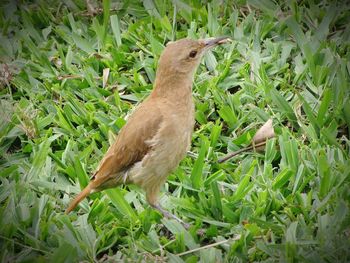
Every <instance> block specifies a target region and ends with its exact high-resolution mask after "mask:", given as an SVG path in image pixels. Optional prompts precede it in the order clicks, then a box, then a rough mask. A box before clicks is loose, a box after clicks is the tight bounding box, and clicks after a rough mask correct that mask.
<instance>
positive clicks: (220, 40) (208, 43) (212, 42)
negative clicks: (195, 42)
mask: <svg viewBox="0 0 350 263" xmlns="http://www.w3.org/2000/svg"><path fill="white" fill-rule="evenodd" d="M229 40H230V38H229V37H217V38H208V39H203V42H204V46H205V48H206V49H207V48H211V47H215V46H217V45H221V44H224V43H227V42H229Z"/></svg>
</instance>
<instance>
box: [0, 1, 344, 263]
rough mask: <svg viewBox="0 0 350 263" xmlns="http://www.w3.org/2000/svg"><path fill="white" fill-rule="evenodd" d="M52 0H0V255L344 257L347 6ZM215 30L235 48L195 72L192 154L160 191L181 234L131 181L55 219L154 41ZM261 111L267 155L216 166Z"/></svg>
mask: <svg viewBox="0 0 350 263" xmlns="http://www.w3.org/2000/svg"><path fill="white" fill-rule="evenodd" d="M49 2H50V3H47V2H46V1H39V0H38V1H30V2H26V3H21V4H20V5H16V4H15V2H13V1H7V2H6V1H3V2H2V3H1V11H0V25H1V33H0V43H1V46H0V62H1V64H0V66H1V67H0V70H1V74H0V80H1V86H0V100H1V101H0V107H1V121H0V151H1V158H0V180H1V183H0V203H1V207H0V247H1V252H0V254H1V261H2V262H44V261H45V262H46V261H53V260H54V261H55V262H76V261H88V262H91V261H96V262H104V261H106V262H115V261H127V260H129V262H131V261H138V262H140V261H145V262H154V261H158V262H163V261H169V262H197V261H201V262H247V261H249V262H254V261H263V262H277V261H279V262H346V261H349V260H350V251H349V248H350V241H349V235H350V227H349V226H350V214H349V205H350V192H349V189H350V188H349V187H350V158H349V147H350V143H349V136H350V134H349V133H350V130H349V124H350V106H349V101H350V100H349V99H350V98H349V95H350V89H349V86H350V81H349V78H350V77H349V73H350V63H349V56H350V52H349V48H350V45H349V43H350V38H349V33H350V27H349V26H348V25H349V23H350V21H349V20H350V10H349V6H348V5H347V4H346V1H344V3H342V2H341V1H338V2H335V1H328V2H327V1H311V0H305V1H298V2H296V1H286V2H283V1H281V2H279V3H278V2H274V1H270V0H264V1H256V0H248V1H237V2H235V3H231V1H226V2H223V3H221V2H219V1H212V2H208V3H206V4H202V3H201V2H200V1H195V0H189V1H180V0H176V1H158V0H154V1H152V0H145V1H143V2H137V1H129V2H127V1H125V2H123V1H116V2H110V1H108V0H105V1H103V3H99V4H97V3H95V2H92V1H90V2H91V4H90V5H91V6H90V7H89V8H88V9H87V6H86V3H85V1H82V0H78V1H71V0H65V1H49ZM221 35H228V36H231V37H232V39H233V42H232V43H231V44H228V45H224V46H222V47H219V48H217V49H215V50H213V51H212V52H211V53H209V54H208V55H207V56H206V57H205V58H204V60H203V63H202V64H201V65H200V68H199V69H198V72H197V75H196V77H195V81H194V90H193V96H194V100H195V104H196V127H195V131H194V134H193V140H192V148H191V152H190V153H189V154H188V156H187V157H186V158H185V159H184V160H183V161H182V162H181V165H180V166H179V167H178V169H177V170H176V171H175V172H174V173H172V174H171V175H170V176H169V178H168V181H167V183H166V185H165V186H164V188H163V189H162V192H163V194H162V197H161V203H162V205H163V206H164V207H166V208H167V209H168V210H170V211H172V212H173V213H175V214H177V215H178V216H179V217H180V218H182V219H183V220H185V221H187V222H190V223H191V224H192V227H191V229H190V230H189V231H185V230H184V229H183V227H182V226H181V225H180V224H178V223H177V222H175V221H172V220H167V219H164V218H162V216H161V215H160V214H159V213H158V212H156V211H155V210H153V209H151V208H150V207H149V205H148V204H147V202H146V201H145V197H144V194H143V193H142V191H141V190H140V189H139V188H137V187H135V186H127V187H120V188H116V189H111V190H108V191H105V192H102V193H97V194H94V195H92V196H91V197H90V198H89V199H87V200H85V201H84V202H83V203H82V204H81V206H80V209H79V211H78V210H77V211H76V212H74V213H72V214H70V215H65V214H64V212H63V211H64V209H65V208H66V207H67V205H68V202H69V200H70V199H71V197H72V196H73V195H75V194H76V193H78V192H79V191H80V189H82V188H83V187H84V186H85V185H86V184H87V182H88V180H89V175H90V174H91V173H92V172H93V171H94V169H95V168H96V167H97V165H98V162H99V160H100V159H101V157H102V156H103V154H104V153H105V152H106V150H107V149H108V146H109V144H110V142H111V141H113V139H114V134H116V133H118V131H119V129H120V128H121V127H122V126H123V125H124V124H125V117H126V115H127V114H128V112H130V110H132V109H133V108H134V106H135V104H137V103H139V102H140V101H142V100H143V99H144V98H145V97H146V96H147V95H148V94H149V93H150V91H151V89H152V83H153V81H154V77H155V70H156V65H157V60H158V58H159V55H160V53H161V50H162V49H163V47H164V45H165V44H166V42H167V41H171V40H175V39H179V38H183V37H187V36H189V37H192V38H202V37H208V36H221ZM108 69H109V70H108ZM269 118H272V119H273V123H274V129H275V133H276V137H275V138H273V139H271V140H269V141H268V143H267V146H266V148H265V151H262V152H248V153H243V154H240V155H237V156H235V157H234V158H233V159H231V160H229V161H227V162H224V163H222V164H219V163H218V159H220V158H222V157H223V156H224V155H225V154H227V153H228V152H232V151H236V150H238V149H241V148H243V147H245V146H247V145H249V144H250V142H251V139H252V138H253V136H254V134H255V132H256V131H257V130H258V129H259V127H261V126H262V125H263V124H264V123H265V122H266V121H267V120H268V119H269ZM199 228H204V229H205V230H206V232H205V234H204V235H202V236H200V235H197V233H196V232H197V229H199ZM215 243H217V244H215ZM208 245H209V246H208Z"/></svg>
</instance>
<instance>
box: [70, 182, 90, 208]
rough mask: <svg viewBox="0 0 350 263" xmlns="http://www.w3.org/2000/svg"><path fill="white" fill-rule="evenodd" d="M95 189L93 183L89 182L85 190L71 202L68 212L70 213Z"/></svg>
mask: <svg viewBox="0 0 350 263" xmlns="http://www.w3.org/2000/svg"><path fill="white" fill-rule="evenodd" d="M92 191H93V188H92V186H91V183H89V184H88V185H87V186H86V187H85V188H84V189H83V191H81V192H80V193H79V194H78V195H77V196H76V197H75V198H74V199H73V200H72V201H71V202H70V204H69V206H68V208H67V210H66V214H69V213H70V212H71V211H72V210H73V209H74V208H75V207H76V206H77V205H78V204H79V203H80V202H81V201H82V200H83V199H84V198H85V197H87V196H88V195H89V194H91V193H92Z"/></svg>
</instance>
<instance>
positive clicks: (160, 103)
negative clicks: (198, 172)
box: [66, 37, 228, 227]
mask: <svg viewBox="0 0 350 263" xmlns="http://www.w3.org/2000/svg"><path fill="white" fill-rule="evenodd" d="M227 40H228V38H227V37H219V38H214V39H202V40H191V39H181V40H178V41H175V42H170V43H168V44H167V46H166V47H165V49H164V51H163V52H162V54H161V56H160V59H159V63H158V69H157V73H156V80H155V83H154V89H153V91H152V92H151V94H150V95H149V97H148V98H147V99H146V100H145V101H144V102H143V103H141V104H140V105H139V106H138V107H137V108H136V110H135V111H134V112H133V114H132V115H131V116H130V118H129V120H128V121H127V123H126V124H125V126H124V127H123V128H122V129H121V130H120V132H119V134H118V136H117V138H116V141H115V142H114V144H113V145H111V146H110V148H109V149H108V151H107V153H106V154H105V156H104V157H103V159H102V160H101V162H100V165H99V167H98V168H97V171H96V172H95V173H94V175H93V176H92V178H91V181H90V183H89V184H88V185H87V186H86V187H85V189H84V190H83V191H82V192H80V193H79V194H78V195H77V196H76V197H75V199H74V200H73V201H72V202H71V203H70V205H69V207H68V208H67V210H66V213H69V212H70V211H72V210H73V209H74V208H75V207H76V206H77V205H78V203H79V202H80V201H82V200H83V199H84V198H85V197H86V196H88V195H89V194H91V193H95V192H99V191H101V190H104V189H106V188H111V187H115V186H118V185H121V184H135V185H138V186H140V187H141V188H142V189H144V191H145V192H146V197H147V201H148V203H149V204H150V205H151V206H152V207H153V208H155V209H157V210H159V211H160V212H161V213H162V214H163V215H164V216H166V217H168V218H174V219H176V220H178V221H179V222H181V223H183V222H182V220H180V219H179V218H177V217H176V216H175V215H173V214H171V213H169V212H168V211H166V210H165V209H163V208H162V207H161V206H160V205H159V203H158V195H159V191H160V187H161V186H162V185H163V184H164V182H165V180H166V178H167V176H168V175H169V173H170V172H172V171H173V170H174V169H175V168H176V167H177V166H178V164H179V163H180V161H181V160H182V159H183V158H184V156H185V155H186V152H187V151H188V150H189V147H190V145H191V135H192V131H193V126H194V112H195V111H194V104H193V100H192V82H193V78H194V74H195V71H196V69H197V67H198V65H199V63H200V61H201V58H202V56H203V54H204V53H205V51H206V50H208V49H209V48H211V47H213V46H216V45H219V44H222V43H225V42H226V41H227ZM183 224H184V223H183ZM184 225H185V226H187V227H188V225H186V224H184Z"/></svg>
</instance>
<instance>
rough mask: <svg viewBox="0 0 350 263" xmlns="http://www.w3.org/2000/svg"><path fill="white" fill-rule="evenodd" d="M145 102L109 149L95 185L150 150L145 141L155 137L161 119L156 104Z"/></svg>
mask: <svg viewBox="0 0 350 263" xmlns="http://www.w3.org/2000/svg"><path fill="white" fill-rule="evenodd" d="M147 102H150V103H146V101H145V102H144V103H142V104H141V105H140V106H139V107H138V108H137V109H136V110H135V112H134V113H133V114H132V115H131V116H130V118H129V120H128V122H127V123H126V124H125V126H124V127H123V128H122V129H121V130H120V132H119V134H118V136H117V138H116V141H115V142H114V143H113V144H112V145H111V146H110V147H109V149H108V151H107V153H106V154H105V156H104V157H103V159H102V160H101V162H100V165H99V167H98V169H97V171H96V172H95V174H94V176H93V180H94V181H96V183H98V182H99V183H98V184H102V183H104V182H105V181H106V180H108V179H109V175H114V174H116V173H118V172H120V171H122V170H124V169H126V168H128V167H130V166H131V165H133V164H134V163H136V162H138V161H141V160H142V158H143V157H144V156H145V155H146V154H147V153H148V151H149V150H150V148H151V146H150V145H149V144H147V141H148V140H150V139H152V138H153V137H154V136H155V135H156V133H157V131H158V129H159V127H160V125H161V123H162V120H163V117H162V115H161V112H160V110H159V109H158V107H157V105H156V104H152V102H151V101H150V100H148V101H147ZM98 184H97V185H98Z"/></svg>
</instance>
